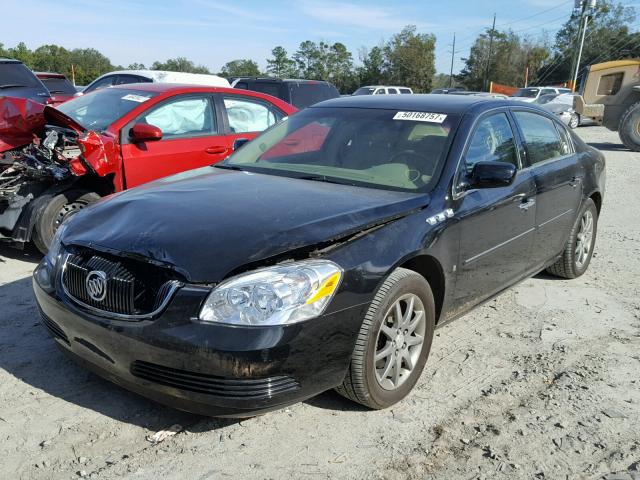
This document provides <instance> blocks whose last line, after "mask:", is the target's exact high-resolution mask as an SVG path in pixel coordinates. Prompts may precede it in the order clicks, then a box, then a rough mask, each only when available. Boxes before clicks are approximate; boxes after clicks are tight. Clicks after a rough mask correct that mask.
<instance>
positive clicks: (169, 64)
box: [151, 57, 211, 73]
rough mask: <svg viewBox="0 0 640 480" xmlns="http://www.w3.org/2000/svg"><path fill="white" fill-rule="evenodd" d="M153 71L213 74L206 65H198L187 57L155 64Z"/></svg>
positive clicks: (152, 66) (152, 67)
mask: <svg viewBox="0 0 640 480" xmlns="http://www.w3.org/2000/svg"><path fill="white" fill-rule="evenodd" d="M151 70H167V71H169V72H185V73H211V72H210V71H209V69H208V68H207V67H205V66H204V65H196V64H195V63H193V62H192V61H191V60H189V59H187V58H185V57H177V58H170V59H168V60H167V61H166V62H158V61H156V62H153V65H151Z"/></svg>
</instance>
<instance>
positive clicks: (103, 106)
mask: <svg viewBox="0 0 640 480" xmlns="http://www.w3.org/2000/svg"><path fill="white" fill-rule="evenodd" d="M156 95H157V93H154V92H143V91H140V90H129V89H123V88H105V89H102V90H97V91H95V92H92V93H89V94H87V95H83V96H81V97H77V98H74V99H73V100H69V101H68V102H66V103H63V104H62V105H59V106H57V107H56V108H57V109H58V110H60V111H61V112H62V113H64V114H65V115H67V116H68V117H71V118H72V119H73V120H75V121H76V122H78V123H79V124H80V125H82V126H83V127H84V128H86V129H87V130H96V131H98V132H101V131H103V130H106V129H107V127H108V126H109V125H111V124H112V123H113V122H115V121H116V120H118V119H119V118H122V117H123V116H124V115H126V114H127V113H129V112H130V111H131V110H133V109H134V108H136V107H137V106H139V105H140V104H141V103H144V102H146V101H147V100H149V99H150V98H153V97H155V96H156Z"/></svg>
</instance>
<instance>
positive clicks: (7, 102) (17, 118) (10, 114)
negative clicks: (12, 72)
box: [0, 97, 45, 153]
mask: <svg viewBox="0 0 640 480" xmlns="http://www.w3.org/2000/svg"><path fill="white" fill-rule="evenodd" d="M44 108H45V107H44V105H42V104H41V103H38V102H35V101H33V100H29V99H26V98H14V97H0V153H2V152H6V151H8V150H12V149H14V148H18V147H22V146H24V145H27V144H29V143H31V141H32V140H33V136H34V135H39V134H40V133H42V131H43V130H44V125H45V117H44Z"/></svg>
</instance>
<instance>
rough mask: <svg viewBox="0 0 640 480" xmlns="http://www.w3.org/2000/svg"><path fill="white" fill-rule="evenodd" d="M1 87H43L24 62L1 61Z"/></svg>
mask: <svg viewBox="0 0 640 480" xmlns="http://www.w3.org/2000/svg"><path fill="white" fill-rule="evenodd" d="M1 87H35V88H38V87H40V88H42V86H41V85H40V82H38V79H37V78H36V76H35V75H34V74H33V72H32V71H31V70H29V69H28V68H27V67H25V66H24V65H23V64H22V63H0V88H1Z"/></svg>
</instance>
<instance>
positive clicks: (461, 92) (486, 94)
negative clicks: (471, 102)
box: [449, 90, 509, 100]
mask: <svg viewBox="0 0 640 480" xmlns="http://www.w3.org/2000/svg"><path fill="white" fill-rule="evenodd" d="M449 95H472V96H474V97H485V98H494V99H499V100H506V99H508V98H509V97H507V96H506V95H505V94H503V93H490V92H472V91H467V90H456V91H454V92H449Z"/></svg>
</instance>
